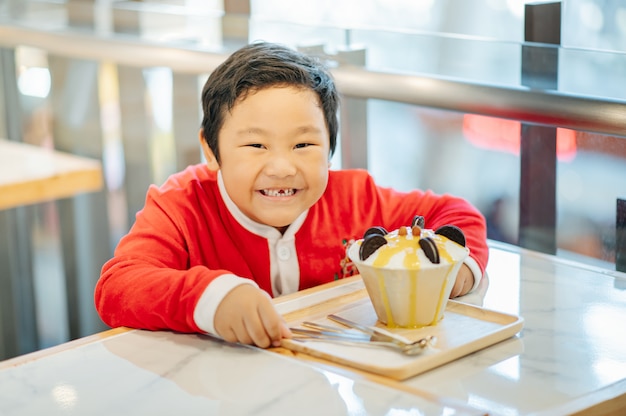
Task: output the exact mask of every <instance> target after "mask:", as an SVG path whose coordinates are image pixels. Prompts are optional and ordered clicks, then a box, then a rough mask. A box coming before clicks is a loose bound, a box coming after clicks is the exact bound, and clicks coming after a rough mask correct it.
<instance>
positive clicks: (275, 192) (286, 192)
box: [263, 189, 295, 196]
mask: <svg viewBox="0 0 626 416" xmlns="http://www.w3.org/2000/svg"><path fill="white" fill-rule="evenodd" d="M294 193H295V190H294V189H264V190H263V194H265V195H267V196H291V195H293V194H294Z"/></svg>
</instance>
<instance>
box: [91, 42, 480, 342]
mask: <svg viewBox="0 0 626 416" xmlns="http://www.w3.org/2000/svg"><path fill="white" fill-rule="evenodd" d="M338 101H339V100H338V94H337V91H336V89H335V85H334V83H333V80H332V78H331V76H330V74H329V73H328V71H327V70H326V69H325V68H324V67H323V66H322V65H321V64H320V63H319V62H318V61H316V60H314V59H312V58H309V57H307V56H305V55H303V54H300V53H298V52H296V51H293V50H291V49H289V48H286V47H283V46H280V45H276V44H271V43H254V44H251V45H248V46H246V47H244V48H242V49H240V50H239V51H237V52H235V53H234V54H232V55H231V56H230V57H229V58H228V59H227V60H226V61H225V62H224V63H223V64H222V65H220V66H219V67H218V68H217V69H216V70H215V71H214V72H213V73H212V74H211V75H210V77H209V79H208V80H207V82H206V84H205V86H204V89H203V92H202V106H203V111H204V117H203V121H202V128H201V130H200V134H199V138H200V143H201V145H202V150H203V153H204V155H205V158H206V164H200V165H195V166H190V167H188V168H187V169H185V170H184V171H182V172H179V173H177V174H175V175H172V176H171V177H170V178H169V179H168V180H167V181H166V183H165V184H163V185H162V186H160V187H156V186H151V187H150V189H149V191H148V195H147V198H146V204H145V206H144V208H143V209H142V210H141V211H140V212H138V213H137V218H136V221H135V224H134V225H133V226H132V228H131V230H130V231H129V233H128V234H127V235H126V236H125V237H124V238H122V240H121V241H120V243H119V245H118V247H117V248H116V251H115V255H114V257H113V258H112V259H111V260H109V261H108V262H107V263H106V264H105V265H104V266H103V268H102V274H101V277H100V280H99V281H98V284H97V286H96V291H95V301H96V308H97V310H98V312H99V314H100V316H101V318H102V319H103V321H104V322H105V323H107V324H108V325H110V326H114V327H115V326H129V327H135V328H144V329H152V330H160V329H171V330H175V331H181V332H204V333H210V334H213V335H217V336H219V337H221V338H223V339H225V340H227V341H231V342H241V343H246V344H254V345H257V346H260V347H268V346H270V345H279V344H280V340H281V339H282V338H283V337H290V336H291V333H290V331H289V329H288V328H287V327H286V326H285V323H284V321H283V320H282V318H281V316H280V315H279V314H278V313H277V312H276V310H275V309H274V306H273V304H272V302H271V297H275V296H281V295H284V294H288V293H293V292H295V291H298V290H301V289H305V288H308V287H312V286H316V285H319V284H322V283H326V282H329V281H332V280H334V279H336V278H342V277H346V275H345V273H346V267H345V264H344V262H345V249H346V242H347V241H350V240H352V239H357V238H360V237H361V236H362V234H363V232H364V231H365V230H366V229H367V228H369V227H370V226H372V225H381V226H384V227H385V228H387V229H396V228H398V227H400V226H402V225H407V222H410V219H411V218H412V217H413V216H414V215H416V214H418V215H422V216H424V218H425V220H426V225H427V226H428V228H433V229H435V228H438V227H439V226H441V225H445V224H454V225H456V226H458V227H459V228H461V229H462V230H463V231H464V233H465V235H466V240H467V246H468V247H469V248H470V252H471V254H470V257H468V260H467V261H466V262H465V264H464V265H463V267H462V268H461V271H460V272H459V274H458V276H457V280H456V283H455V287H454V289H453V291H452V295H451V296H453V297H455V296H459V295H463V294H465V293H468V292H469V291H471V290H473V289H474V288H476V286H477V285H478V283H479V281H480V279H481V278H482V274H483V272H484V270H485V266H486V263H487V256H488V249H487V244H486V226H485V221H484V218H483V216H482V215H481V214H480V213H479V212H478V211H477V210H476V209H475V208H474V207H472V206H471V205H470V204H469V203H468V202H467V201H465V200H463V199H461V198H455V197H453V196H450V195H436V194H434V193H432V192H423V191H419V190H415V191H412V192H407V193H401V192H397V191H395V190H393V189H390V188H383V187H379V186H377V185H376V184H375V183H374V181H373V179H372V178H371V176H370V175H369V174H368V173H367V172H366V171H363V170H338V171H332V170H330V169H329V168H330V163H329V160H330V157H331V156H332V154H333V152H334V150H335V146H336V138H337V108H338Z"/></svg>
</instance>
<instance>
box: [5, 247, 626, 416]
mask: <svg viewBox="0 0 626 416" xmlns="http://www.w3.org/2000/svg"><path fill="white" fill-rule="evenodd" d="M488 272H489V276H490V279H489V288H488V290H487V291H486V292H485V294H484V298H482V299H476V297H473V298H469V299H467V300H470V301H472V302H474V303H476V302H479V303H480V302H482V303H483V306H484V307H486V308H490V309H494V310H498V311H502V312H506V313H511V314H518V315H521V316H523V317H524V319H525V323H524V325H525V326H524V329H523V330H522V331H521V333H520V334H519V335H518V336H516V337H513V338H510V339H508V340H506V341H503V342H501V343H499V344H496V345H493V346H491V347H489V348H486V349H484V350H481V351H478V352H476V353H474V354H471V355H469V356H466V357H463V358H461V359H458V360H456V361H454V362H452V363H449V364H446V365H444V366H442V367H439V368H436V369H434V370H431V371H428V372H426V373H423V374H420V375H418V376H416V377H413V378H411V379H408V380H406V381H404V382H403V383H402V384H401V385H398V388H392V387H389V386H384V385H381V384H377V383H374V382H373V381H367V380H364V379H363V378H360V377H356V376H351V375H350V374H349V373H347V372H345V371H344V372H342V371H339V370H338V371H334V370H333V369H332V367H324V366H317V365H315V364H313V363H311V362H308V361H302V360H298V359H295V358H291V357H285V356H282V355H279V354H275V353H273V352H268V351H263V350H259V349H255V348H250V347H242V346H236V345H230V344H226V343H222V342H219V341H215V340H213V339H211V338H209V337H205V336H200V335H181V334H173V333H169V332H147V331H131V332H126V333H122V334H119V335H115V336H112V337H107V338H104V339H102V340H99V341H96V342H93V343H89V344H86V345H81V346H76V347H66V348H61V349H58V350H59V351H58V352H56V351H55V352H53V353H50V354H47V355H45V356H44V357H43V358H39V359H36V360H21V361H20V360H18V361H17V364H16V365H10V366H7V365H6V363H4V364H5V365H4V368H2V365H0V368H2V370H0V415H3V416H4V415H7V416H9V415H41V414H46V415H76V414H81V415H82V414H87V415H98V414H103V415H104V414H106V415H112V414H115V415H143V414H150V415H170V414H185V415H187V414H203V415H264V414H272V415H274V414H298V415H309V414H310V415H393V416H395V415H455V414H466V411H469V409H468V408H464V407H463V405H464V404H466V405H468V406H469V408H474V409H482V410H484V411H487V412H489V413H491V414H502V415H530V414H532V415H561V414H569V413H572V412H575V411H578V410H582V409H585V408H587V407H589V406H592V405H595V404H597V403H599V402H601V401H603V400H606V399H609V398H611V397H613V396H616V395H622V394H624V393H626V340H625V339H624V338H625V337H624V335H623V334H624V329H623V328H624V322H626V278H625V276H624V274H621V273H616V272H609V271H606V270H600V269H592V268H589V267H584V266H580V265H577V264H573V263H568V262H564V261H560V260H557V259H554V258H552V257H550V256H543V255H539V254H535V253H529V252H523V251H518V250H517V249H509V248H508V247H506V246H494V247H493V248H492V256H491V260H490V265H489V269H488ZM360 287H362V285H361V283H360V282H356V283H353V284H349V285H345V286H340V287H338V288H336V289H333V290H329V291H321V292H317V293H313V294H311V295H309V296H304V297H302V298H299V299H297V300H292V301H288V302H285V303H283V304H281V305H279V309H280V310H281V311H282V312H283V313H286V312H289V311H292V310H297V309H301V308H302V307H304V306H310V305H312V304H315V303H319V302H321V301H323V300H324V299H325V298H327V297H328V296H331V295H332V296H336V295H337V293H350V292H352V291H354V290H355V289H359V288H360ZM403 387H404V388H406V389H409V390H411V389H412V390H413V391H418V390H419V391H421V392H424V394H420V395H416V394H411V393H410V392H405V391H404V390H403ZM431 394H432V397H429V395H431ZM438 397H445V398H446V399H445V401H444V402H442V401H437V398H438ZM444 403H445V404H444ZM457 404H460V406H457ZM469 413H471V412H469Z"/></svg>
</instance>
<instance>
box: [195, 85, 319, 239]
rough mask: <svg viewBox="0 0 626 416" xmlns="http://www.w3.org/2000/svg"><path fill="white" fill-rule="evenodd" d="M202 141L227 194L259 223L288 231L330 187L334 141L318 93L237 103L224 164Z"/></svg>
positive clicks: (228, 121)
mask: <svg viewBox="0 0 626 416" xmlns="http://www.w3.org/2000/svg"><path fill="white" fill-rule="evenodd" d="M201 142H202V143H203V149H204V151H205V156H206V157H207V162H208V165H209V168H212V169H217V168H219V169H221V171H222V178H223V179H224V185H225V187H226V191H227V192H228V195H229V196H230V197H231V199H232V200H233V201H234V202H235V204H237V206H238V207H239V209H240V210H241V211H242V212H243V213H244V214H246V215H247V216H248V217H249V218H251V219H252V220H254V221H256V222H259V223H262V224H266V225H270V226H272V227H275V228H277V229H279V230H280V231H284V229H285V227H287V226H288V225H289V224H291V223H292V222H293V221H294V220H295V219H296V218H297V217H298V216H299V215H300V214H301V213H302V212H304V211H305V210H306V209H308V208H309V207H311V206H312V205H313V204H314V203H315V202H316V201H317V200H318V199H319V198H320V197H321V196H322V194H323V193H324V190H325V189H326V184H327V183H328V169H329V162H328V157H329V151H330V149H329V146H330V141H329V137H328V130H327V127H326V122H325V120H324V114H323V112H322V109H321V108H320V106H319V100H318V97H317V95H316V94H315V93H314V92H313V91H310V90H307V89H298V88H294V87H271V88H266V89H262V90H260V91H257V92H254V93H252V94H249V95H248V96H247V97H246V98H245V99H243V100H241V101H239V102H238V103H236V104H235V106H234V107H233V109H232V111H231V112H230V113H229V114H226V115H225V118H224V124H223V126H222V129H221V130H220V133H219V137H218V146H219V154H220V164H219V166H218V164H217V161H216V160H215V157H214V156H213V154H212V152H211V151H210V149H209V148H208V146H207V145H206V143H204V141H203V140H202V139H201Z"/></svg>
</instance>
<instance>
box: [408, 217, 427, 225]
mask: <svg viewBox="0 0 626 416" xmlns="http://www.w3.org/2000/svg"><path fill="white" fill-rule="evenodd" d="M416 225H417V226H418V227H420V228H424V226H425V225H426V221H425V220H424V217H422V216H421V215H416V216H414V217H413V221H411V227H415V226H416Z"/></svg>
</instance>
